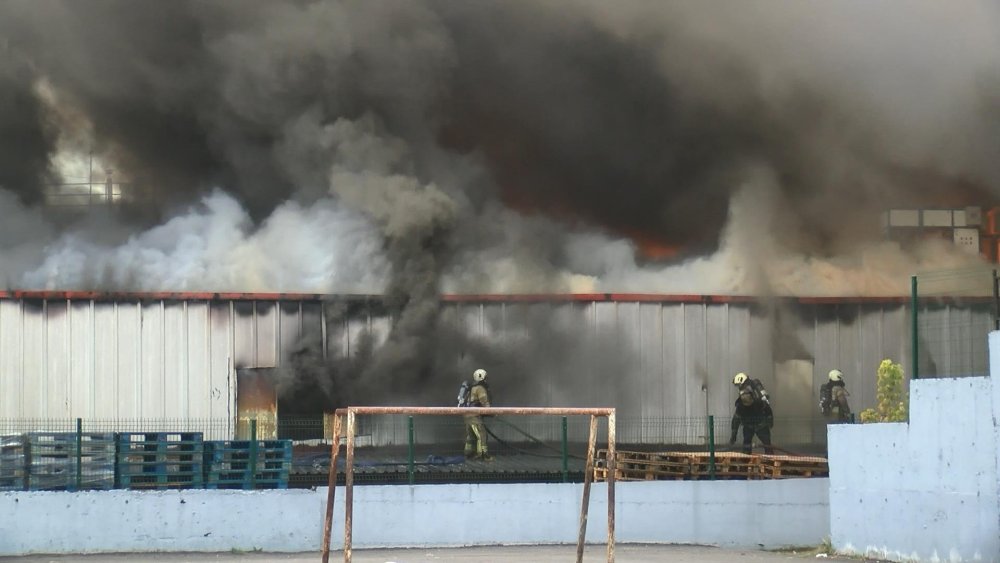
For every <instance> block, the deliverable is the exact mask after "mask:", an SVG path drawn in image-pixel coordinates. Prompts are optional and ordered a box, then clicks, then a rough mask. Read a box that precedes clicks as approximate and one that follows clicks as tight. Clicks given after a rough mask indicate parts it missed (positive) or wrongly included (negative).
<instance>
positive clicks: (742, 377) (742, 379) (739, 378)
mask: <svg viewBox="0 0 1000 563" xmlns="http://www.w3.org/2000/svg"><path fill="white" fill-rule="evenodd" d="M746 382H747V374H745V373H743V372H742V371H741V372H739V373H737V374H736V377H734V378H733V385H743V384H744V383H746Z"/></svg>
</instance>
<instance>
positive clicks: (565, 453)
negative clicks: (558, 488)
mask: <svg viewBox="0 0 1000 563" xmlns="http://www.w3.org/2000/svg"><path fill="white" fill-rule="evenodd" d="M562 474H563V476H562V477H563V483H567V482H569V431H568V429H567V424H566V417H565V416H564V417H562Z"/></svg>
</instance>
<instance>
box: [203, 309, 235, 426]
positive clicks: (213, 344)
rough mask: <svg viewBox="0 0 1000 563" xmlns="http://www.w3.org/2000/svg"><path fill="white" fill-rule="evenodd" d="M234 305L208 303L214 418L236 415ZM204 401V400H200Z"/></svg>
mask: <svg viewBox="0 0 1000 563" xmlns="http://www.w3.org/2000/svg"><path fill="white" fill-rule="evenodd" d="M234 316H235V313H234V304H233V303H232V302H225V301H224V302H213V303H211V304H210V305H209V317H210V319H211V320H210V322H209V325H210V327H211V330H210V331H209V334H208V349H209V362H210V365H209V397H208V399H209V408H208V412H209V415H210V417H211V418H212V419H213V420H220V419H221V420H228V421H230V422H232V421H234V420H235V417H236V385H235V384H234V382H235V381H236V372H235V353H234V349H235V346H236V344H235V339H236V332H235V327H234V323H233V317H234ZM202 400H204V399H202Z"/></svg>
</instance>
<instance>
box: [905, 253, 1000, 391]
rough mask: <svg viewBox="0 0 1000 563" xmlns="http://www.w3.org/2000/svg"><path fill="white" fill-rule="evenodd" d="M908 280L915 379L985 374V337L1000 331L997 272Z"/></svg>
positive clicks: (964, 272) (926, 275)
mask: <svg viewBox="0 0 1000 563" xmlns="http://www.w3.org/2000/svg"><path fill="white" fill-rule="evenodd" d="M910 282H911V295H910V323H911V324H910V353H911V356H910V366H911V369H910V377H911V379H918V378H926V377H967V376H982V375H986V374H987V373H988V371H989V368H988V366H989V350H988V346H987V335H988V334H989V332H990V331H991V330H996V329H998V328H1000V327H998V322H1000V320H998V319H1000V291H998V277H997V270H995V269H992V268H985V267H983V268H972V269H965V270H948V271H937V272H925V273H921V274H917V275H914V276H912V277H911V280H910Z"/></svg>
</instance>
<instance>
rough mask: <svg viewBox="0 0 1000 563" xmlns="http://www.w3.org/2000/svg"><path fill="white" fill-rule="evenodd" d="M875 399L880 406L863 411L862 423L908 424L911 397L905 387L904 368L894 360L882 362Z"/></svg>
mask: <svg viewBox="0 0 1000 563" xmlns="http://www.w3.org/2000/svg"><path fill="white" fill-rule="evenodd" d="M875 398H876V400H877V401H878V405H877V406H876V407H875V408H874V409H865V410H864V411H862V412H861V422H906V420H907V419H908V418H909V413H908V410H909V409H908V406H909V396H908V395H907V394H906V389H905V388H904V386H903V366H901V365H899V364H897V363H894V362H893V361H892V360H888V359H886V360H882V363H881V364H879V366H878V382H877V383H876V387H875Z"/></svg>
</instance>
